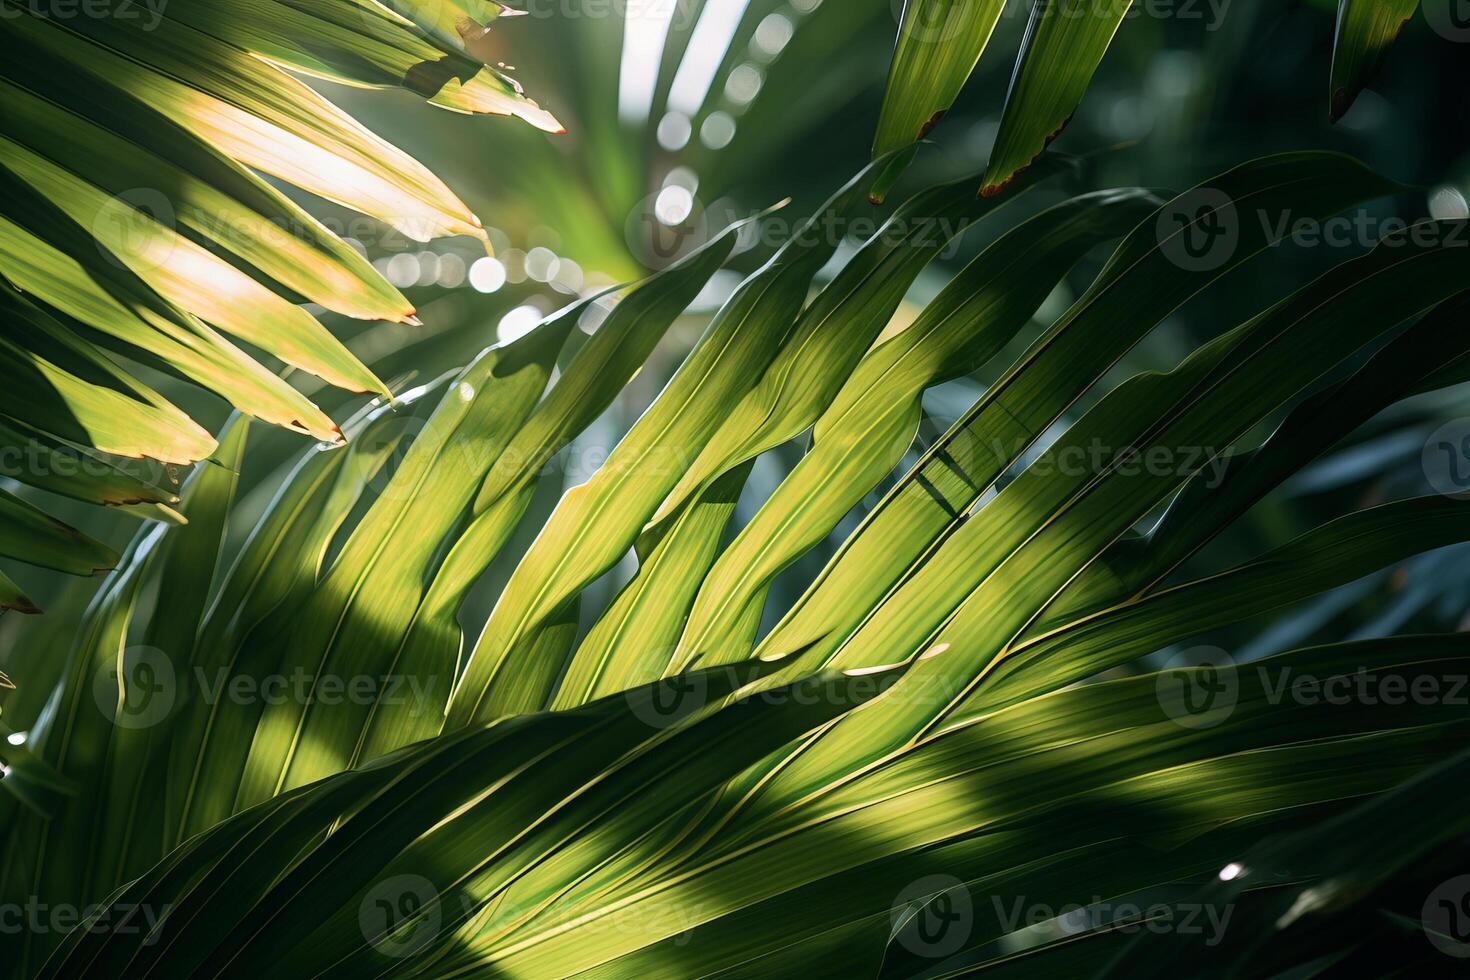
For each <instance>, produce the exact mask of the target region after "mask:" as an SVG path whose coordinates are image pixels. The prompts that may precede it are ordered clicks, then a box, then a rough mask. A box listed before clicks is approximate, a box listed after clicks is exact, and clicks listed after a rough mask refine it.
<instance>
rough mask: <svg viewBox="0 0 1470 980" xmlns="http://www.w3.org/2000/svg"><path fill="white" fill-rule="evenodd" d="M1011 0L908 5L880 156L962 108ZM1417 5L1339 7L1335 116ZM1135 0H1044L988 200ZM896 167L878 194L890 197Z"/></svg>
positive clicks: (1398, 0)
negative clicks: (957, 101) (967, 88)
mask: <svg viewBox="0 0 1470 980" xmlns="http://www.w3.org/2000/svg"><path fill="white" fill-rule="evenodd" d="M1009 6H1011V3H1010V0H978V2H977V0H904V5H903V15H902V17H901V19H900V23H899V37H898V45H897V47H896V49H895V51H894V55H893V65H892V67H891V68H890V70H889V76H888V95H887V98H886V100H885V101H884V104H883V115H882V117H881V118H880V119H879V122H878V136H877V140H876V143H875V147H874V152H875V153H878V154H883V153H888V152H891V151H892V150H894V149H896V148H898V147H900V146H904V145H906V144H907V143H910V142H913V141H914V140H916V139H923V138H924V137H925V136H927V135H929V133H930V131H932V130H933V129H934V127H935V126H936V125H938V123H939V121H940V120H941V119H942V118H943V116H944V114H945V113H946V112H947V111H948V110H949V108H950V107H951V106H952V105H954V102H955V99H956V98H957V97H958V96H959V94H960V89H961V88H963V87H964V84H965V81H966V80H967V79H968V78H969V77H970V73H971V72H972V71H974V69H975V65H976V64H977V63H978V62H979V61H980V56H981V55H982V54H983V53H984V52H985V48H986V46H987V45H989V43H990V39H991V36H992V35H993V34H994V32H995V27H996V24H997V23H998V22H999V21H1000V18H1001V16H1002V14H1003V13H1004V12H1005V11H1006V9H1007V8H1008V7H1009ZM1418 9H1419V0H1340V3H1339V5H1338V12H1337V37H1336V41H1335V43H1334V51H1333V59H1332V99H1331V105H1332V118H1333V119H1334V120H1336V119H1340V118H1341V117H1342V116H1344V115H1345V114H1346V113H1347V111H1348V109H1349V108H1350V107H1351V106H1352V104H1353V101H1354V100H1355V99H1356V98H1357V97H1358V94H1359V93H1360V92H1361V91H1362V90H1363V87H1364V86H1365V85H1366V84H1367V83H1368V81H1369V79H1370V78H1371V76H1372V75H1373V73H1374V71H1375V70H1376V69H1377V68H1378V66H1379V65H1380V63H1381V62H1382V60H1383V58H1384V57H1385V56H1386V54H1387V51H1388V48H1389V46H1390V45H1391V44H1392V43H1393V40H1394V38H1396V37H1397V36H1398V34H1399V32H1400V31H1401V30H1402V29H1403V27H1404V25H1405V24H1407V23H1408V22H1409V20H1410V18H1412V17H1413V15H1414V12H1415V11H1416V10H1418ZM1136 11H1137V8H1136V7H1135V5H1134V2H1133V0H1036V2H1035V3H1034V4H1032V6H1031V14H1030V21H1029V22H1028V24H1027V26H1026V34H1025V38H1024V39H1023V41H1022V42H1021V50H1020V53H1019V54H1018V55H1017V57H1016V67H1015V73H1014V75H1013V76H1012V77H1011V86H1010V91H1009V92H1008V93H1007V94H1006V105H1005V112H1004V114H1003V115H1002V117H1001V122H1000V131H999V133H998V134H997V136H996V143H995V149H994V150H993V152H992V153H991V158H990V164H989V166H988V167H987V168H986V170H985V177H984V189H985V193H987V194H993V193H996V192H998V191H999V190H1000V189H1001V188H1002V187H1004V186H1005V185H1006V184H1007V183H1008V182H1009V181H1010V180H1012V179H1014V177H1015V175H1016V173H1017V171H1019V170H1021V169H1023V168H1024V167H1026V166H1028V165H1029V164H1030V163H1031V162H1032V161H1033V160H1035V159H1036V158H1037V157H1038V156H1039V155H1040V154H1041V152H1042V151H1043V150H1045V149H1046V147H1047V144H1049V143H1050V142H1051V141H1052V140H1054V139H1056V137H1057V136H1058V135H1059V134H1060V133H1061V131H1062V130H1063V129H1065V128H1066V126H1067V123H1068V122H1070V121H1071V119H1072V114H1073V113H1074V112H1076V110H1077V105H1078V103H1080V102H1081V101H1082V96H1083V93H1084V92H1086V90H1087V85H1088V82H1089V81H1091V79H1092V76H1093V73H1094V72H1096V71H1097V67H1098V65H1099V64H1100V63H1101V62H1102V59H1103V55H1104V54H1105V53H1106V52H1107V50H1108V46H1109V45H1110V44H1111V43H1112V41H1113V37H1114V35H1115V34H1117V32H1118V30H1119V28H1121V27H1122V26H1123V21H1124V20H1125V19H1127V18H1128V17H1129V15H1130V13H1134V12H1136ZM896 174H897V168H895V169H894V170H892V171H890V172H889V173H888V174H885V176H884V179H883V181H882V182H881V183H880V184H879V185H878V186H877V187H876V188H875V194H877V195H878V196H880V197H881V196H882V195H883V194H884V193H886V191H887V188H888V186H889V182H890V181H891V180H892V179H893V178H894V177H895V176H896Z"/></svg>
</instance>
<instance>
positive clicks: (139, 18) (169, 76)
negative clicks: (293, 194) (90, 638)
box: [0, 0, 559, 612]
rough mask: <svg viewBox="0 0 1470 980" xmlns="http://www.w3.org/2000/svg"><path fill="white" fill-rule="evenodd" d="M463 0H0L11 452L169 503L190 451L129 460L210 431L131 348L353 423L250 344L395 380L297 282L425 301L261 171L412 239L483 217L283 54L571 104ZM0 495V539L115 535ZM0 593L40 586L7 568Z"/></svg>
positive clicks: (335, 380) (326, 67)
mask: <svg viewBox="0 0 1470 980" xmlns="http://www.w3.org/2000/svg"><path fill="white" fill-rule="evenodd" d="M474 6H475V7H477V8H479V9H477V10H476V11H475V12H474V15H473V16H472V13H471V11H470V10H469V9H467V8H466V6H465V5H464V4H462V3H460V2H459V0H435V2H434V3H432V4H412V3H400V4H389V5H383V4H379V3H377V2H375V0H333V2H329V3H318V2H310V0H301V2H296V0H280V2H277V0H262V2H250V3H233V4H228V5H223V6H222V5H220V4H217V3H212V2H204V0H177V2H170V3H168V4H166V5H165V4H159V5H147V4H137V3H132V2H121V0H120V2H116V3H114V2H112V0H108V2H107V3H104V4H102V5H101V9H100V11H92V12H91V13H89V14H88V15H87V16H60V15H56V14H53V13H49V12H47V10H46V9H45V8H43V7H42V6H41V5H38V4H27V3H24V2H21V0H3V3H0V14H3V18H4V21H5V26H4V31H3V33H0V37H3V39H4V44H5V55H6V57H5V59H4V67H3V68H0V72H3V75H0V86H3V87H4V98H5V103H6V107H7V108H6V113H5V119H4V121H3V122H0V185H3V190H4V194H3V197H4V203H3V205H0V208H3V212H0V255H3V262H4V273H3V276H4V280H5V281H4V283H3V284H0V290H3V291H0V303H3V304H4V314H5V317H4V323H5V325H4V327H3V331H4V332H3V334H0V344H3V345H4V351H5V367H4V369H3V370H4V375H3V379H0V399H3V401H0V413H3V415H4V418H3V421H0V430H3V432H0V440H3V446H4V447H5V449H6V452H5V453H4V456H5V458H6V459H7V461H8V462H9V465H7V466H6V467H5V471H4V472H5V475H6V476H8V477H11V478H14V479H16V480H19V481H21V482H24V483H30V484H32V485H36V486H39V487H41V488H42V489H45V490H48V491H51V492H55V493H60V494H63V495H66V496H71V497H76V498H78V499H81V500H85V501H90V502H96V503H101V504H110V505H113V506H119V507H124V508H128V509H131V510H133V511H134V512H135V513H138V514H140V515H142V516H146V517H151V518H155V519H162V520H178V519H179V518H178V514H177V512H176V511H175V510H173V508H172V505H173V504H174V503H176V502H177V499H178V498H177V495H176V493H175V491H176V483H177V478H176V476H175V475H174V474H172V473H171V472H170V471H168V470H165V469H164V468H163V467H161V466H151V467H150V466H140V465H138V464H137V463H136V462H134V461H137V460H151V461H155V462H156V463H159V464H174V465H182V464H189V463H194V462H197V461H199V460H202V459H205V458H207V457H209V456H210V455H211V454H212V453H213V452H214V451H215V449H216V443H215V440H214V439H213V437H212V436H211V435H210V434H209V432H207V431H206V430H205V429H203V428H202V427H200V426H199V425H198V424H197V423H195V422H194V421H193V420H192V419H190V418H189V416H188V415H187V414H185V413H184V412H183V411H181V410H180V409H178V408H177V407H175V406H174V405H173V404H171V403H170V402H169V401H168V400H167V399H165V398H164V396H163V395H161V394H159V392H158V391H157V390H156V389H155V387H154V386H152V385H150V384H149V383H148V382H147V381H145V380H143V378H142V377H140V376H139V372H138V371H137V370H135V369H132V368H130V367H128V366H125V365H126V364H128V363H132V364H138V365H146V366H147V367H150V368H154V369H157V370H159V371H162V372H164V373H165V374H172V375H177V376H182V377H184V378H187V379H189V380H191V381H193V382H195V383H196V384H198V385H200V386H202V387H204V388H206V389H208V390H210V391H212V392H214V393H215V394H217V395H219V396H220V397H222V398H224V399H226V400H227V401H229V402H230V403H231V404H232V405H234V406H235V407H236V408H238V409H239V410H240V411H242V412H246V413H248V414H250V415H253V416H254V417H256V418H260V419H263V420H265V421H268V422H273V423H276V424H279V425H283V426H289V427H291V428H293V429H296V430H298V431H300V432H303V433H306V434H309V435H312V436H315V437H316V438H318V439H325V440H334V439H339V438H340V437H341V434H340V432H339V431H338V428H337V426H336V424H335V423H334V422H333V421H332V420H331V419H330V418H329V417H327V415H326V414H325V413H324V412H322V411H321V410H320V409H319V408H317V407H316V406H315V405H313V404H312V403H311V402H310V401H308V400H307V399H306V398H305V397H304V396H303V395H302V394H301V393H300V392H299V391H298V390H297V389H296V388H294V387H292V386H291V385H290V384H288V383H287V382H286V381H284V380H283V379H282V378H281V377H279V376H278V375H277V374H276V373H274V372H273V371H272V370H270V369H268V368H267V367H265V366H263V365H262V364H261V363H259V362H258V361H257V360H255V359H254V358H253V357H252V356H251V355H250V354H249V353H247V352H246V350H245V349H242V347H241V346H239V345H240V344H244V345H248V347H249V348H256V349H258V350H259V351H261V352H263V353H264V354H266V355H270V356H271V357H273V358H277V359H279V360H280V362H282V363H284V364H286V365H289V366H290V367H293V368H298V369H300V370H302V371H305V372H308V373H310V374H314V375H317V376H319V377H320V378H322V379H323V380H325V381H327V382H329V383H331V384H333V385H337V386H340V387H343V388H346V389H348V390H351V391H373V392H378V393H381V394H383V395H385V396H386V395H387V394H388V392H387V389H386V388H385V387H384V385H383V382H382V381H380V380H378V378H377V377H376V376H375V375H374V374H373V372H372V371H370V370H369V369H368V368H367V367H366V366H364V365H363V364H362V362H361V361H360V360H359V359H358V358H356V357H355V356H353V355H352V354H351V353H350V352H349V351H348V350H347V349H346V348H345V347H344V346H343V345H342V344H341V343H340V342H339V341H338V340H337V339H336V338H335V337H334V336H333V335H332V334H331V333H330V332H329V331H328V330H327V329H326V328H325V327H323V326H322V325H321V324H320V323H318V322H317V320H316V319H314V318H313V317H312V316H311V315H310V314H309V313H308V312H306V311H305V310H304V309H302V308H301V307H300V306H297V305H295V304H294V303H293V302H292V300H303V299H304V300H309V301H311V302H313V303H317V304H319V305H320V306H321V307H323V308H324V309H327V310H331V311H334V312H336V313H340V314H344V315H347V316H351V317H358V318H364V319H371V320H390V321H405V320H411V319H412V317H413V313H414V311H413V307H412V306H411V305H410V304H409V302H408V301H407V300H406V299H404V298H403V296H402V295H401V294H400V293H399V292H398V290H396V289H394V288H393V287H392V286H390V285H389V284H388V283H387V282H386V281H385V280H384V279H383V278H382V277H381V276H380V275H378V273H376V272H375V271H374V270H373V269H372V267H371V266H370V265H369V264H368V263H367V261H366V260H365V259H364V258H363V257H362V256H361V255H359V254H358V253H357V252H355V251H354V250H353V249H352V247H350V245H349V244H348V243H347V242H346V241H344V240H343V239H342V238H341V237H339V236H338V235H336V234H334V233H333V232H332V231H330V230H329V229H328V228H327V227H326V226H325V225H323V224H322V223H321V222H320V221H318V220H317V219H316V218H313V217H312V216H311V215H310V214H308V213H307V212H306V211H305V210H304V209H303V208H302V207H301V206H300V205H298V204H296V203H294V202H293V201H291V200H290V199H289V198H288V197H286V196H285V195H284V194H283V193H282V192H281V191H279V190H277V189H276V188H275V187H273V186H272V185H270V184H268V183H266V182H265V181H264V180H263V179H262V178H261V177H260V176H258V175H257V172H259V173H260V174H267V175H270V176H272V177H275V178H277V179H279V180H281V181H283V182H286V183H290V184H293V185H295V186H297V187H299V188H302V189H303V190H306V191H310V192H312V193H313V194H316V195H319V196H321V197H323V198H325V199H327V200H330V201H334V202H338V203H340V204H343V205H345V206H347V207H350V208H353V209H355V210H356V211H358V212H360V213H362V214H364V215H368V216H371V217H373V218H376V219H378V220H381V221H383V222H385V223H386V224H388V225H390V226H392V227H395V228H397V229H399V230H400V231H401V232H403V233H404V234H406V235H408V236H410V237H412V238H415V239H418V240H428V239H430V238H434V237H438V236H441V235H478V236H479V237H481V238H483V237H484V236H483V232H482V231H481V230H480V222H479V220H478V219H476V218H475V216H474V215H473V214H471V213H470V211H469V209H468V208H467V207H465V205H464V204H463V203H462V202H460V200H459V199H458V198H457V197H456V196H455V195H454V194H453V193H452V192H451V191H450V190H449V188H447V187H446V186H445V185H444V184H443V183H442V182H441V181H439V180H438V178H436V177H434V176H433V174H431V173H429V171H428V170H427V169H425V168H424V167H423V166H421V165H420V164H418V163H417V162H415V161H414V160H413V159H412V158H410V157H409V156H408V155H406V154H405V153H403V152H402V151H401V150H398V149H397V148H395V147H393V146H391V145H390V144H388V143H387V142H385V141H384V140H382V139H380V138H379V137H377V136H375V135H373V134H372V133H370V132H369V131H368V130H366V129H365V128H363V127H362V126H360V125H358V124H357V123H356V122H354V121H353V120H352V119H351V118H350V117H348V116H347V115H346V114H345V113H343V112H342V111H341V110H340V109H338V108H337V107H335V106H334V105H333V104H332V103H330V102H328V101H327V100H326V99H325V98H323V97H322V96H321V95H319V94H317V93H316V92H315V91H313V90H312V89H310V88H308V87H307V86H306V85H305V84H304V83H303V82H302V81H300V80H299V79H298V78H296V77H294V76H293V75H291V74H288V73H287V71H286V70H285V69H287V68H289V69H291V70H293V71H295V72H298V73H305V74H308V75H312V76H315V77H319V78H326V79H331V80H333V81H336V82H341V83H346V84H349V85H359V86H370V87H374V88H389V87H396V88H402V89H407V90H408V91H411V92H414V93H415V94H417V95H419V96H421V97H423V98H424V99H426V100H428V101H429V102H431V103H433V104H436V105H439V106H443V107H445V108H449V109H453V110H456V111H460V112H477V113H499V114H514V115H517V116H519V117H521V118H523V119H525V120H527V121H528V122H530V123H532V124H534V125H536V126H538V127H540V128H542V129H547V130H556V129H558V128H559V124H558V123H557V122H556V121H555V119H553V118H552V117H551V115H550V114H548V113H547V112H545V111H544V110H542V109H540V108H538V107H537V106H536V104H535V103H533V102H531V101H529V100H528V99H526V98H525V97H524V96H523V95H522V94H521V92H520V89H519V87H518V86H517V85H516V84H515V83H514V82H513V81H512V80H510V79H509V78H508V77H506V76H505V75H503V74H502V73H499V72H497V71H496V70H495V69H493V68H490V67H487V66H486V65H484V64H483V63H482V62H481V61H479V60H478V58H477V57H476V56H475V54H474V49H475V46H476V44H478V43H479V38H480V37H481V35H483V34H484V33H485V32H486V31H488V29H489V28H488V25H489V24H490V23H492V22H493V20H494V19H495V18H496V17H498V15H499V14H500V13H501V12H502V11H503V10H504V9H505V8H503V7H502V6H501V5H499V4H490V5H483V4H474ZM226 335H229V336H228V337H227V336H226ZM231 338H233V339H231ZM112 354H117V355H121V356H122V357H124V358H127V359H128V360H127V362H119V360H117V359H115V358H114V357H112V356H110V355H112ZM17 460H19V461H21V462H16V461H17ZM57 460H60V461H61V462H60V463H59V464H57V463H56V461H57ZM67 460H72V461H73V464H74V465H70V466H69V465H66V461H67ZM0 509H3V511H4V522H3V524H0V555H4V556H7V557H11V558H18V559H21V560H23V561H26V562H30V563H32V564H38V565H42V566H45V567H48V568H54V569H59V570H61V571H65V572H70V573H73V574H81V575H87V574H91V573H92V572H93V571H94V570H105V569H108V568H111V567H112V566H113V564H114V563H115V561H116V557H117V556H116V555H115V554H114V553H112V552H111V550H110V549H108V548H107V547H105V546H104V545H102V544H101V543H99V542H97V541H95V540H93V539H90V538H88V537H86V536H84V535H81V534H80V533H78V532H75V531H73V530H72V529H70V528H68V527H66V526H65V525H61V524H60V523H59V522H57V521H54V520H51V519H48V518H47V517H46V515H45V514H43V513H42V512H41V511H40V510H38V509H37V508H36V507H34V506H32V505H30V504H28V503H27V502H25V501H23V500H21V499H20V498H18V497H16V496H14V495H13V494H10V493H8V492H3V491H0ZM0 607H3V608H9V609H19V610H21V611H28V612H29V611H34V610H35V605H34V603H32V602H31V601H30V600H29V599H28V598H26V596H25V595H24V593H23V592H22V591H21V590H20V589H19V588H18V587H17V586H16V585H15V584H14V583H13V582H11V581H10V580H9V579H8V578H3V577H0Z"/></svg>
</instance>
